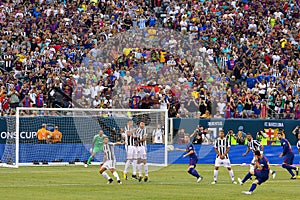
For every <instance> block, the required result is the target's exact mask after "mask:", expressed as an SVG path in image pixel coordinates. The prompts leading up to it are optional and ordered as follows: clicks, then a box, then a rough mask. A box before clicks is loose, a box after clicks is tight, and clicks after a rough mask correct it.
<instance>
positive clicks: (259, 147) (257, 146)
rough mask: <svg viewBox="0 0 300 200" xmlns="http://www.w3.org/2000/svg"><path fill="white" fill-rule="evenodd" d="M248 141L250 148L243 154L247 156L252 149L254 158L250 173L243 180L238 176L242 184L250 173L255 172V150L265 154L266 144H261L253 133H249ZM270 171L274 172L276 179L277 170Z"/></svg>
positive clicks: (273, 175)
mask: <svg viewBox="0 0 300 200" xmlns="http://www.w3.org/2000/svg"><path fill="white" fill-rule="evenodd" d="M247 142H248V143H247V145H248V148H247V151H246V152H245V153H243V156H247V155H248V153H249V152H250V151H252V153H253V159H252V161H251V163H250V170H249V173H248V174H247V175H246V176H245V177H244V179H243V180H241V179H240V178H238V181H239V183H240V184H241V185H243V184H244V182H245V181H246V180H248V179H249V178H248V177H249V176H250V174H254V169H255V166H256V164H255V160H256V159H255V155H254V153H255V151H260V154H261V155H263V151H264V146H263V145H262V144H260V143H259V142H258V141H257V140H254V139H253V137H252V135H251V133H247ZM270 173H271V174H272V177H273V179H274V178H275V176H276V172H275V171H272V170H270Z"/></svg>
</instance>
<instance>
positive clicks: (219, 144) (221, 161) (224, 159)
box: [211, 130, 237, 184]
mask: <svg viewBox="0 0 300 200" xmlns="http://www.w3.org/2000/svg"><path fill="white" fill-rule="evenodd" d="M214 149H215V152H216V154H217V155H216V160H215V169H214V181H213V182H212V183H211V184H216V183H217V178H218V172H219V171H218V170H219V167H220V166H221V165H224V167H226V168H227V169H228V171H229V175H230V177H231V182H232V183H233V184H237V182H236V181H235V180H234V173H233V170H232V168H231V164H230V160H229V156H228V153H229V150H230V143H229V141H228V140H227V138H225V134H224V130H220V132H219V137H218V138H217V139H216V140H215V143H214Z"/></svg>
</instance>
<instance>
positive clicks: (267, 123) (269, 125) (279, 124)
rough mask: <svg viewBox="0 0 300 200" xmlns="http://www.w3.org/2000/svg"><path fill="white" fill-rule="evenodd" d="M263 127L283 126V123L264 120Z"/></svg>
mask: <svg viewBox="0 0 300 200" xmlns="http://www.w3.org/2000/svg"><path fill="white" fill-rule="evenodd" d="M264 125H265V127H273V128H283V127H284V123H282V122H265V123H264Z"/></svg>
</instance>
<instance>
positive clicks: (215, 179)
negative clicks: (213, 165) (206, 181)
mask: <svg viewBox="0 0 300 200" xmlns="http://www.w3.org/2000/svg"><path fill="white" fill-rule="evenodd" d="M218 173H219V170H214V181H217V179H218Z"/></svg>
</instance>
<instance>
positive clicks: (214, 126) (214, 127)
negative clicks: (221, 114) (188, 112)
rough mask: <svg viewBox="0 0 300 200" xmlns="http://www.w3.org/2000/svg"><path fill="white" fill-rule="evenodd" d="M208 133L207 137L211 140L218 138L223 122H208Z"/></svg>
mask: <svg viewBox="0 0 300 200" xmlns="http://www.w3.org/2000/svg"><path fill="white" fill-rule="evenodd" d="M208 126H209V128H208V131H209V132H210V133H211V134H210V135H209V136H210V138H209V139H211V140H213V139H214V138H217V137H218V133H219V131H220V130H221V129H223V126H224V122H223V121H210V122H208Z"/></svg>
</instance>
